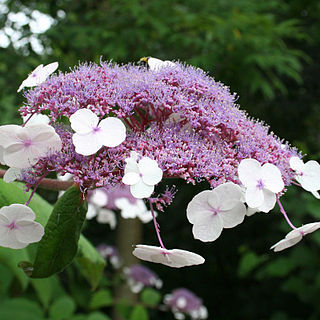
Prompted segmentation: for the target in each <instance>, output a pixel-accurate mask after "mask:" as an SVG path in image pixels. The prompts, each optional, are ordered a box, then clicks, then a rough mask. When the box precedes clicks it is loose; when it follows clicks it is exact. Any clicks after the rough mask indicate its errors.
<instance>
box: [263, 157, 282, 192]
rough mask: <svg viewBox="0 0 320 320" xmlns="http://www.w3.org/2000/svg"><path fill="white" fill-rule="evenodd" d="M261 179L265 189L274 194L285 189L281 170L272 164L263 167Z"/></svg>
mask: <svg viewBox="0 0 320 320" xmlns="http://www.w3.org/2000/svg"><path fill="white" fill-rule="evenodd" d="M261 177H262V181H263V183H264V188H266V189H268V190H270V191H272V192H274V193H278V192H280V191H281V190H282V189H283V188H284V183H283V180H282V176H281V172H280V170H279V169H278V167H276V166H275V165H273V164H271V163H265V164H264V165H263V166H262V168H261Z"/></svg>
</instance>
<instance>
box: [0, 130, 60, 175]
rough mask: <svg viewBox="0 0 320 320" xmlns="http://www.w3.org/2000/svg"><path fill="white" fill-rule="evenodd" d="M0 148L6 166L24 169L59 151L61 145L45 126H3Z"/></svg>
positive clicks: (0, 131) (55, 135)
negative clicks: (0, 148)
mask: <svg viewBox="0 0 320 320" xmlns="http://www.w3.org/2000/svg"><path fill="white" fill-rule="evenodd" d="M0 146H1V147H2V148H3V162H4V163H5V164H6V165H8V166H10V167H14V168H19V169H24V168H29V167H31V166H32V165H34V164H36V163H37V161H38V160H39V158H41V157H45V156H48V155H50V154H52V153H55V152H58V151H60V150H61V147H62V143H61V139H60V137H59V135H58V134H57V133H56V132H55V130H54V128H53V127H51V126H49V125H47V124H32V125H29V126H26V127H20V126H17V125H5V126H1V127H0Z"/></svg>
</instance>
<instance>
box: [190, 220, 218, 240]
mask: <svg viewBox="0 0 320 320" xmlns="http://www.w3.org/2000/svg"><path fill="white" fill-rule="evenodd" d="M222 229H223V220H222V217H221V215H220V214H211V215H210V216H206V217H202V218H201V219H198V220H197V222H196V223H195V224H194V225H193V228H192V233H193V236H194V238H195V239H198V240H201V241H203V242H209V241H215V240H216V239H218V238H219V236H220V234H221V232H222Z"/></svg>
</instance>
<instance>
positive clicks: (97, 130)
mask: <svg viewBox="0 0 320 320" xmlns="http://www.w3.org/2000/svg"><path fill="white" fill-rule="evenodd" d="M100 130H101V128H99V127H94V128H92V131H93V133H98V132H99V131H100Z"/></svg>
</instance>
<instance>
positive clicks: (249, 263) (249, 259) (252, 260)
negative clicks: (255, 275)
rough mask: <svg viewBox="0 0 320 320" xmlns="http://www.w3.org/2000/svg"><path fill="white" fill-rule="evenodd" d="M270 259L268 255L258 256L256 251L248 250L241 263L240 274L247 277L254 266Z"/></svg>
mask: <svg viewBox="0 0 320 320" xmlns="http://www.w3.org/2000/svg"><path fill="white" fill-rule="evenodd" d="M267 259H268V257H267V255H262V256H258V255H257V254H256V253H255V252H251V251H250V252H246V253H245V254H244V255H243V256H242V258H241V260H240V263H239V267H238V275H239V277H241V278H243V277H246V276H247V275H248V274H249V273H250V272H251V271H252V270H253V269H254V268H256V267H257V266H259V265H260V264H261V263H263V262H264V261H266V260H267Z"/></svg>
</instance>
